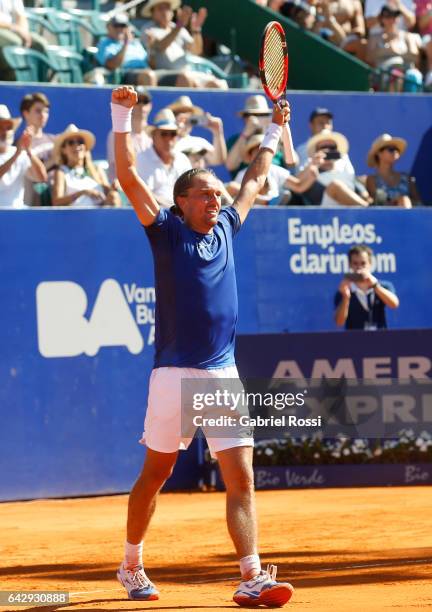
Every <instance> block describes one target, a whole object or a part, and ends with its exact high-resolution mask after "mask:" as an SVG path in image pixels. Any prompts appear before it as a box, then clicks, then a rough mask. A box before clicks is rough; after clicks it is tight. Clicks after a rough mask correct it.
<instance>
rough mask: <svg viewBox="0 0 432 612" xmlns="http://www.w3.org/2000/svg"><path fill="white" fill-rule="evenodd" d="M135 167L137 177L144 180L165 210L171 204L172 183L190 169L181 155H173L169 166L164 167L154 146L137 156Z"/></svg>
mask: <svg viewBox="0 0 432 612" xmlns="http://www.w3.org/2000/svg"><path fill="white" fill-rule="evenodd" d="M136 167H137V172H138V175H139V176H140V177H141V178H142V179H143V180H144V182H145V183H146V185H147V186H148V188H149V189H150V190H151V191H152V192H153V194H154V196H155V198H156V199H157V201H158V202H159V204H161V205H162V206H163V207H165V208H170V207H171V206H172V205H173V204H174V202H173V189H174V183H175V182H176V180H177V179H178V177H179V176H180V175H181V174H183V172H186V170H190V169H191V168H192V166H191V163H190V161H189V159H188V158H187V157H186V155H184V154H183V153H178V152H175V153H174V161H173V163H172V164H171V166H166V165H165V164H164V163H163V161H162V160H161V158H160V157H159V155H158V154H157V153H156V151H155V148H154V146H151V147H150V148H148V149H146V150H145V151H142V152H141V153H139V154H138V155H137V159H136Z"/></svg>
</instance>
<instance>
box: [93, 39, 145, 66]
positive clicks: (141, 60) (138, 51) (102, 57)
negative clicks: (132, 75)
mask: <svg viewBox="0 0 432 612" xmlns="http://www.w3.org/2000/svg"><path fill="white" fill-rule="evenodd" d="M122 47H123V42H122V41H120V40H113V39H112V38H108V37H105V38H102V39H101V40H100V41H99V44H98V50H97V53H96V59H97V61H98V62H99V64H100V65H101V66H105V64H106V62H107V61H108V60H109V59H111V58H112V57H115V56H116V55H117V53H119V51H120V50H121V49H122ZM121 67H122V68H123V69H124V68H126V69H128V68H130V69H131V70H133V69H134V68H148V56H147V51H146V50H145V49H144V47H143V46H142V44H141V43H140V41H139V40H137V39H136V38H134V39H132V40H131V41H130V42H129V44H128V46H127V49H126V54H125V57H124V62H123V64H122V66H121Z"/></svg>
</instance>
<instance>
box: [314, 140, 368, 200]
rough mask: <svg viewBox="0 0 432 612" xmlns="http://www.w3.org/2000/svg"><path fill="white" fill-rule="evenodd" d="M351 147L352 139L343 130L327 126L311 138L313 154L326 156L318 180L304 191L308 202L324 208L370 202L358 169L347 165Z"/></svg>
mask: <svg viewBox="0 0 432 612" xmlns="http://www.w3.org/2000/svg"><path fill="white" fill-rule="evenodd" d="M348 149H349V144H348V140H347V139H346V138H345V136H344V135H343V134H340V133H339V132H331V131H330V130H323V131H322V132H320V133H319V134H316V135H315V136H312V138H310V139H309V141H308V147H307V151H308V155H309V157H312V156H314V155H316V154H317V153H320V154H321V155H323V156H324V159H323V161H322V163H321V164H320V169H319V175H318V179H317V182H316V183H315V184H314V185H313V186H312V188H311V189H310V190H308V191H307V192H305V193H304V195H303V197H304V198H305V200H306V204H314V205H321V206H322V207H324V208H338V207H339V206H368V204H369V200H370V198H369V194H368V193H367V191H366V189H365V188H364V187H363V186H361V185H360V184H356V179H355V173H354V171H350V170H349V169H348V168H347V166H346V162H345V160H344V155H346V154H347V153H348ZM357 191H359V192H360V193H357Z"/></svg>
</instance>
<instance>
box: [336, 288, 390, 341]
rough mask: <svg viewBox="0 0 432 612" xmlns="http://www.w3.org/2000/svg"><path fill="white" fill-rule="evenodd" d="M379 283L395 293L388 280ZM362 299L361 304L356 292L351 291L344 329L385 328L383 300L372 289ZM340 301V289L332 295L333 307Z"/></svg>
mask: <svg viewBox="0 0 432 612" xmlns="http://www.w3.org/2000/svg"><path fill="white" fill-rule="evenodd" d="M380 285H381V286H382V287H383V288H384V289H388V290H389V291H391V292H392V293H394V294H396V291H395V288H394V286H393V284H392V283H390V282H388V281H382V282H381V281H380ZM364 299H365V303H364V305H363V304H362V303H361V300H359V298H358V297H357V295H356V293H351V299H350V303H349V308H348V317H347V320H346V321H345V329H366V330H367V329H373V328H376V329H386V328H387V321H386V315H385V304H384V302H383V301H382V300H381V299H380V298H379V297H378V296H377V295H376V293H375V291H374V290H373V289H372V290H371V291H369V292H368V294H367V296H365V298H364ZM341 301H342V294H341V293H340V291H337V292H336V294H335V297H334V304H335V308H337V307H338V306H339V304H340V303H341ZM365 306H366V308H365Z"/></svg>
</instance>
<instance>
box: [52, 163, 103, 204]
mask: <svg viewBox="0 0 432 612" xmlns="http://www.w3.org/2000/svg"><path fill="white" fill-rule="evenodd" d="M60 168H61V170H63V172H64V175H65V195H72V194H73V193H76V192H77V191H82V190H83V189H96V190H97V191H100V192H101V193H103V192H104V190H103V187H102V186H101V185H99V183H98V182H97V181H95V180H94V179H93V178H92V177H91V176H87V175H86V174H85V170H84V168H69V167H68V166H60ZM99 205H100V200H98V201H96V200H94V199H93V198H91V197H90V196H88V195H82V196H80V197H79V198H77V199H76V200H74V201H73V202H72V204H70V205H69V206H71V207H86V208H98V207H99Z"/></svg>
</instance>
